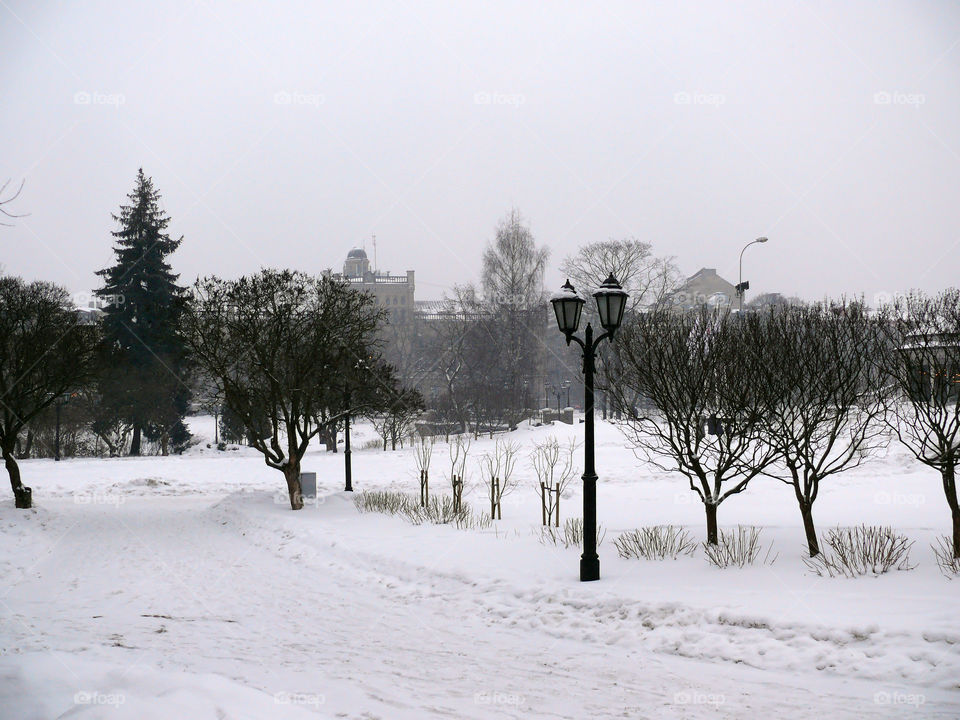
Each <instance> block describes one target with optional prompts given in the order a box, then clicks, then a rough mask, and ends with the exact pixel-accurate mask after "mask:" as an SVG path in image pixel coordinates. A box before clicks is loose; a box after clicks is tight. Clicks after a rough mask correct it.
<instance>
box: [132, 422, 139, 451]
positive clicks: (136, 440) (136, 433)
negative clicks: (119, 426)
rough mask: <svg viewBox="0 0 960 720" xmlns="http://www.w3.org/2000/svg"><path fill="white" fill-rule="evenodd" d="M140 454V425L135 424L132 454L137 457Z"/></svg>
mask: <svg viewBox="0 0 960 720" xmlns="http://www.w3.org/2000/svg"><path fill="white" fill-rule="evenodd" d="M139 454H140V426H139V425H134V426H133V440H131V441H130V456H131V457H135V456H137V455H139Z"/></svg>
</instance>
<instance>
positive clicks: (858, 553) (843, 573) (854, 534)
mask: <svg viewBox="0 0 960 720" xmlns="http://www.w3.org/2000/svg"><path fill="white" fill-rule="evenodd" d="M821 545H826V546H827V549H821V551H820V554H819V555H817V556H815V557H812V558H807V557H805V558H804V559H803V561H804V563H806V565H807V567H808V568H810V569H811V570H813V572H815V573H816V574H817V575H820V576H829V577H851V578H852V577H859V576H861V575H882V574H883V573H885V572H888V571H890V570H912V569H913V568H914V567H915V566H913V565H910V548H911V547H912V546H913V542H912V541H910V540H908V539H907V537H906V536H905V535H898V534H897V533H895V532H894V531H893V528H891V527H887V526H880V525H861V526H859V527H852V528H841V527H838V528H834V529H832V530H829V531H828V532H827V538H826V542H823V541H821Z"/></svg>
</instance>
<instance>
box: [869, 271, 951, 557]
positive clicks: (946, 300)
mask: <svg viewBox="0 0 960 720" xmlns="http://www.w3.org/2000/svg"><path fill="white" fill-rule="evenodd" d="M884 320H885V321H884V323H883V325H882V327H883V328H884V330H885V336H886V340H887V342H886V344H885V345H884V349H885V353H884V355H883V358H884V362H883V367H884V373H885V377H886V378H887V379H888V382H890V383H891V385H892V387H893V389H894V391H895V394H894V395H893V397H892V398H891V399H890V402H889V413H888V415H887V421H888V423H889V424H890V427H891V428H892V429H893V431H894V432H895V433H896V435H897V437H898V438H899V440H900V442H901V443H902V444H903V445H904V446H905V447H906V448H907V449H908V450H910V452H911V453H913V455H914V457H916V458H917V460H919V461H920V462H921V463H923V464H924V465H926V466H928V467H930V468H933V469H935V470H937V471H938V472H939V473H940V477H941V480H942V481H943V492H944V495H945V496H946V499H947V506H948V507H949V508H950V514H951V517H952V521H953V557H954V558H960V503H958V501H957V464H958V463H960V291H958V290H957V289H955V288H951V289H949V290H946V291H944V292H942V293H940V294H939V295H936V296H934V297H927V296H924V295H921V294H917V293H914V294H911V295H909V296H907V297H905V298H900V299H898V300H897V302H896V303H895V304H894V306H893V308H892V309H889V310H887V312H886V313H885V316H884Z"/></svg>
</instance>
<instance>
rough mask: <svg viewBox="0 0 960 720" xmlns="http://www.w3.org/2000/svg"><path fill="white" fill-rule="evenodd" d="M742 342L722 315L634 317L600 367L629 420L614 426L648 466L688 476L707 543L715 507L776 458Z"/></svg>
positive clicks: (755, 367)
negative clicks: (765, 432) (641, 400)
mask: <svg viewBox="0 0 960 720" xmlns="http://www.w3.org/2000/svg"><path fill="white" fill-rule="evenodd" d="M740 344H741V339H740V337H739V332H738V328H737V326H736V321H735V320H734V319H733V318H732V317H731V316H730V315H729V314H728V313H726V312H724V311H715V310H711V309H707V308H703V309H701V310H700V311H697V312H692V313H688V314H684V315H679V314H676V313H672V312H669V311H668V310H659V311H656V312H652V313H648V314H642V313H641V314H638V315H635V316H634V317H632V318H630V319H629V321H628V322H626V323H625V324H624V326H623V327H621V329H620V331H619V336H618V340H617V342H616V343H614V345H613V348H612V351H611V352H612V356H611V358H610V362H608V366H607V368H606V371H607V372H609V373H615V374H616V377H617V378H618V382H617V383H608V385H610V386H611V387H612V388H613V391H614V392H615V393H616V398H615V399H616V402H617V404H618V406H619V407H621V408H622V409H623V410H624V411H625V412H626V414H627V417H626V419H625V421H624V423H623V424H622V425H621V428H622V429H623V431H624V433H625V434H626V436H627V437H628V438H629V439H630V440H631V442H632V443H633V445H634V447H635V448H636V449H637V451H638V452H639V453H640V454H641V455H642V456H643V457H644V458H645V459H646V460H648V461H649V462H650V463H652V464H653V465H655V466H656V467H659V468H661V469H663V470H665V471H668V472H669V471H676V472H679V473H680V474H682V475H683V476H684V477H686V478H687V480H688V481H689V483H690V489H691V490H693V491H694V492H695V493H696V494H697V496H698V497H699V498H700V500H701V502H703V504H704V509H705V511H706V517H707V542H708V543H710V544H716V543H717V541H718V535H717V509H718V508H719V507H720V504H721V503H722V502H723V501H725V500H726V499H727V498H729V497H730V496H732V495H735V494H737V493H740V492H743V490H745V489H746V487H747V484H748V483H749V482H750V480H752V479H753V478H755V477H756V476H757V475H759V474H760V473H762V472H763V471H764V470H765V469H766V468H767V467H768V466H769V465H770V463H771V462H773V460H774V459H775V458H776V452H775V451H774V450H773V449H772V448H771V446H769V445H768V444H766V443H765V442H764V437H763V428H764V426H763V422H762V420H763V414H762V413H763V410H764V407H763V403H762V399H763V398H762V395H761V394H760V393H759V392H758V391H757V388H756V382H757V379H758V378H760V377H762V375H761V374H760V368H759V363H760V360H759V359H758V358H757V357H756V356H755V355H754V354H753V353H745V352H742V348H741V347H740ZM636 397H643V398H645V399H646V400H647V402H646V403H645V404H644V407H638V406H637V405H636V404H634V399H635V398H636Z"/></svg>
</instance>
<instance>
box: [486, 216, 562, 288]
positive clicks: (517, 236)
mask: <svg viewBox="0 0 960 720" xmlns="http://www.w3.org/2000/svg"><path fill="white" fill-rule="evenodd" d="M549 257H550V251H549V250H548V249H547V248H545V247H541V248H538V247H537V246H536V243H535V242H534V239H533V234H532V233H531V232H530V228H529V227H527V225H526V224H525V222H524V219H523V216H522V215H521V214H520V211H519V210H518V209H516V208H512V209H511V210H510V212H508V213H507V214H506V216H505V217H504V218H503V219H502V220H501V221H500V222H499V224H498V225H497V232H496V237H495V238H494V240H493V242H492V243H491V244H490V245H488V246H487V249H486V250H485V251H484V253H483V292H484V295H485V297H486V299H487V301H488V302H492V303H496V304H502V305H512V306H514V307H530V306H532V305H537V304H539V303H540V301H541V300H542V295H543V274H544V272H545V271H546V268H547V260H548V259H549Z"/></svg>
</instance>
